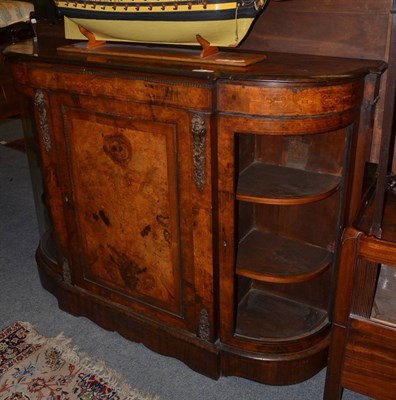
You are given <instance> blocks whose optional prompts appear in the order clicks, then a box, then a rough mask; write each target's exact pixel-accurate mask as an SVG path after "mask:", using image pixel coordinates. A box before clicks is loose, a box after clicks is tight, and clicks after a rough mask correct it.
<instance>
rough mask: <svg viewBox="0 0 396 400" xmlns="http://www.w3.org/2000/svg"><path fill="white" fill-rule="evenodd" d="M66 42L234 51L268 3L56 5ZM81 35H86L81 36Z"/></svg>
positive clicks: (201, 0)
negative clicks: (116, 43)
mask: <svg viewBox="0 0 396 400" xmlns="http://www.w3.org/2000/svg"><path fill="white" fill-rule="evenodd" d="M54 1H55V4H56V6H57V8H58V9H59V11H60V12H61V13H62V14H63V15H64V16H65V36H66V38H68V39H81V38H82V37H84V36H85V38H88V39H89V42H88V43H89V44H88V45H87V47H94V46H97V45H98V44H100V43H103V42H102V41H105V42H106V41H115V42H134V43H144V44H168V45H169V44H170V45H186V46H195V45H201V46H203V47H205V46H207V45H210V47H211V48H216V47H236V46H238V44H239V43H240V42H241V41H242V40H243V38H244V37H245V36H246V34H247V33H248V31H249V29H250V27H251V25H252V23H253V22H254V20H255V19H256V18H257V16H258V15H259V14H260V13H261V12H262V10H263V9H264V8H265V6H266V4H267V2H268V0H246V1H245V0H234V1H230V0H187V1H179V0H74V1H69V0H54ZM82 35H83V36H82Z"/></svg>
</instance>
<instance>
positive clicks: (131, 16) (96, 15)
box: [60, 7, 258, 22]
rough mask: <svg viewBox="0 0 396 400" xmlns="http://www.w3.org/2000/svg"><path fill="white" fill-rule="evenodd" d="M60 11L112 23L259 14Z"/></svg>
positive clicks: (221, 19) (210, 19)
mask: <svg viewBox="0 0 396 400" xmlns="http://www.w3.org/2000/svg"><path fill="white" fill-rule="evenodd" d="M60 10H61V11H62V12H63V14H64V15H66V17H69V18H79V19H96V20H111V21H128V20H129V21H186V22H189V21H223V20H230V19H235V16H236V15H237V16H238V19H240V18H255V17H256V16H257V14H258V12H257V11H256V10H255V9H253V8H252V9H242V10H241V9H239V10H238V12H237V14H236V12H235V10H214V11H212V10H205V11H177V12H168V11H151V12H140V11H139V12H133V13H131V12H127V11H125V12H119V13H115V12H106V11H102V12H98V11H87V10H78V9H75V10H72V9H69V8H62V7H60Z"/></svg>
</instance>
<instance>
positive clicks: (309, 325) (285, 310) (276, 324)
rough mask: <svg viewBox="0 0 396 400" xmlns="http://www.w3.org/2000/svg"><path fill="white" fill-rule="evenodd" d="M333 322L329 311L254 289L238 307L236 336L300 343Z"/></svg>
mask: <svg viewBox="0 0 396 400" xmlns="http://www.w3.org/2000/svg"><path fill="white" fill-rule="evenodd" d="M328 323H329V321H328V318H327V312H326V311H324V310H321V309H318V308H314V307H311V306H308V305H306V304H303V303H298V302H295V301H292V300H289V299H285V298H283V297H277V296H274V295H271V294H269V293H266V292H264V291H262V290H258V289H255V288H252V289H250V290H249V291H248V293H247V294H246V295H245V297H244V298H243V299H242V300H241V302H240V303H239V305H238V313H237V322H236V329H235V333H236V334H237V335H239V336H241V337H244V338H249V339H254V340H261V341H282V340H290V341H291V340H297V339H301V338H303V337H306V336H310V335H312V334H314V333H315V332H318V331H319V330H321V329H323V328H324V327H325V326H326V325H327V324H328Z"/></svg>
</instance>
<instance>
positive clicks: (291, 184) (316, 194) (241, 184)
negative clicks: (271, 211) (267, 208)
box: [236, 162, 340, 205]
mask: <svg viewBox="0 0 396 400" xmlns="http://www.w3.org/2000/svg"><path fill="white" fill-rule="evenodd" d="M339 184H340V177H339V176H337V175H330V174H321V173H317V172H311V171H306V170H302V169H296V168H288V167H284V166H278V165H272V164H265V163H262V162H253V163H251V164H250V165H249V166H248V167H247V168H245V169H244V170H243V171H242V172H241V173H240V174H239V179H238V187H237V196H236V198H237V200H242V201H249V202H254V203H262V204H285V205H287V204H304V203H311V202H314V201H318V200H321V199H324V198H326V197H328V196H330V195H331V194H333V193H334V192H335V191H336V190H337V189H338V187H339Z"/></svg>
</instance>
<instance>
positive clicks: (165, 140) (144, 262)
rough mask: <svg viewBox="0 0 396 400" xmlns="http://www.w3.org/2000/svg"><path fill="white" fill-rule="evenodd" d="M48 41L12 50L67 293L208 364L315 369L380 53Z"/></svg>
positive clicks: (298, 375)
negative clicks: (260, 56)
mask: <svg viewBox="0 0 396 400" xmlns="http://www.w3.org/2000/svg"><path fill="white" fill-rule="evenodd" d="M58 47H59V45H57V44H56V43H51V42H50V41H43V43H40V41H39V44H38V46H37V47H36V48H35V49H34V53H33V52H32V54H28V53H27V51H26V49H25V50H23V51H22V50H18V48H14V49H13V48H12V47H11V48H10V49H9V50H8V53H7V57H8V58H9V60H10V62H11V63H12V66H13V74H14V77H15V80H16V82H17V86H18V89H19V91H20V93H21V94H22V95H23V97H24V103H25V116H26V117H28V116H29V114H30V117H31V120H32V124H31V131H32V132H33V136H34V137H35V141H36V143H37V144H38V146H37V147H38V148H39V149H40V152H39V154H37V157H38V158H39V162H37V163H36V164H35V165H40V166H41V174H42V181H43V190H44V192H45V195H44V196H43V193H39V195H38V196H37V198H38V199H45V204H41V206H42V207H44V208H46V209H47V210H48V214H49V216H50V218H49V219H48V220H47V223H46V224H47V229H46V230H45V232H44V231H43V235H42V239H41V243H40V247H39V249H38V251H37V263H38V266H39V271H40V276H41V279H42V283H43V285H44V286H45V287H46V288H47V289H48V290H50V291H51V292H52V293H54V295H55V296H56V297H57V298H58V301H59V305H60V307H61V308H62V309H64V310H66V311H68V312H70V313H73V314H76V315H85V316H87V317H89V318H91V319H92V320H93V321H95V322H96V323H98V324H100V325H101V326H103V327H105V328H107V329H111V330H115V331H118V332H119V333H121V334H122V335H124V336H125V337H127V338H129V339H131V340H134V341H139V342H140V341H141V342H143V343H144V344H145V345H146V346H148V347H149V348H151V349H153V350H155V351H157V352H160V353H162V354H166V355H169V356H173V357H176V358H178V359H180V360H182V361H183V362H185V363H186V364H188V365H189V366H190V367H191V368H193V369H195V370H197V371H199V372H201V373H204V374H206V375H208V376H211V377H214V378H217V377H219V375H239V376H243V377H246V378H249V379H254V380H257V381H260V382H265V383H270V384H291V383H296V382H300V381H303V380H305V379H308V378H309V377H311V376H313V375H314V374H316V373H317V372H318V371H320V370H321V369H322V368H323V367H324V366H325V365H326V362H327V353H328V345H329V340H330V337H329V336H330V328H331V321H330V315H331V311H332V304H333V292H332V287H333V286H332V285H333V282H332V276H333V275H334V273H335V268H336V261H337V255H338V247H339V242H340V234H341V229H342V227H343V226H344V225H345V223H346V222H348V221H349V220H350V219H351V216H352V215H354V213H355V211H356V208H355V206H354V204H357V203H358V199H360V195H361V193H360V187H359V184H357V183H358V182H361V179H362V173H363V171H362V168H361V165H362V162H363V161H364V159H363V156H362V154H363V153H364V152H363V149H365V148H366V145H367V143H368V142H369V139H370V133H371V125H370V121H372V109H373V103H374V99H375V98H376V96H377V95H378V93H377V88H378V81H379V79H380V77H381V74H382V72H383V70H384V67H385V64H384V63H383V62H382V61H365V60H353V59H341V58H331V57H321V56H306V55H295V54H281V53H266V59H265V60H264V61H261V62H257V63H254V64H252V65H250V66H246V67H245V68H234V67H224V66H219V65H212V66H211V68H210V70H207V69H204V70H201V69H200V67H195V66H194V64H188V63H184V62H176V61H174V62H172V63H170V62H169V63H163V62H160V61H155V60H151V59H150V60H142V59H137V58H136V59H131V58H128V57H115V56H113V55H106V56H103V55H95V54H89V55H87V54H84V53H70V52H67V53H66V52H58V51H57V48H58ZM19 49H20V48H19ZM296 66H298V68H296ZM29 151H30V152H32V151H34V149H29ZM34 187H35V189H36V191H40V190H41V189H40V185H38V184H35V185H34Z"/></svg>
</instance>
